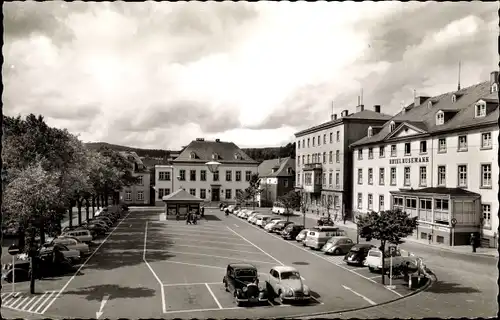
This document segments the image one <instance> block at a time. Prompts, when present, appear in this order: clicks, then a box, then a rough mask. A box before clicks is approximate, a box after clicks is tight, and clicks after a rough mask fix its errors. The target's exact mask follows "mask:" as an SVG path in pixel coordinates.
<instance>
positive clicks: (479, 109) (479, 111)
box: [476, 102, 486, 118]
mask: <svg viewBox="0 0 500 320" xmlns="http://www.w3.org/2000/svg"><path fill="white" fill-rule="evenodd" d="M484 116H486V103H484V102H479V103H477V104H476V118H480V117H484Z"/></svg>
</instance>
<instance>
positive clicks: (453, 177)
mask: <svg viewBox="0 0 500 320" xmlns="http://www.w3.org/2000/svg"><path fill="white" fill-rule="evenodd" d="M497 91H498V72H493V73H491V77H490V81H487V82H482V83H480V84H477V85H474V86H471V87H468V88H464V89H460V90H458V91H456V92H449V93H445V94H442V95H439V96H436V97H432V98H429V97H417V98H416V99H415V101H414V103H412V104H411V105H409V106H408V107H406V108H405V109H403V110H402V111H401V112H400V113H398V114H397V115H395V116H394V117H393V118H392V119H391V120H389V121H388V122H386V123H385V124H384V125H383V126H380V127H371V128H368V130H367V135H366V137H364V138H362V139H361V140H359V141H357V142H355V143H353V144H352V145H351V149H352V150H353V151H354V153H353V177H354V179H355V181H354V189H353V191H354V192H353V204H354V206H355V208H356V209H357V211H358V212H360V213H366V212H369V211H372V210H373V211H376V212H379V211H382V210H389V209H391V208H401V209H402V210H403V211H406V212H408V213H410V214H411V215H412V216H417V215H418V217H419V226H418V229H417V231H416V232H415V234H414V235H413V236H414V237H416V238H419V239H426V240H430V241H432V242H437V243H444V244H448V245H453V244H454V245H463V244H469V237H470V233H472V232H478V233H479V236H480V237H481V240H482V241H481V242H482V245H483V246H496V242H497V241H498V240H497V237H498V235H497V230H498V215H497V212H498V199H497V196H498V179H497V177H498V174H499V170H498V162H497V159H498V141H497V138H498V124H497V121H498V115H499V111H498V92H497ZM453 222H454V223H455V227H454V228H453V227H452V225H453Z"/></svg>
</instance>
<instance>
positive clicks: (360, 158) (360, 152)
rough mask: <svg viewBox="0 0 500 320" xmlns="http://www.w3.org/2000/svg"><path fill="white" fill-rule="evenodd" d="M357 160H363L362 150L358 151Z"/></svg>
mask: <svg viewBox="0 0 500 320" xmlns="http://www.w3.org/2000/svg"><path fill="white" fill-rule="evenodd" d="M358 160H363V149H358Z"/></svg>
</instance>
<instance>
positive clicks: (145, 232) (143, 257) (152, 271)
mask: <svg viewBox="0 0 500 320" xmlns="http://www.w3.org/2000/svg"><path fill="white" fill-rule="evenodd" d="M147 238H148V221H147V220H146V227H145V229H144V251H143V253H142V260H144V263H146V265H147V266H148V268H149V270H151V273H152V274H153V276H154V277H155V278H156V281H158V283H159V284H160V288H161V289H160V291H161V307H162V311H163V312H164V313H165V312H166V311H167V305H166V302H165V291H164V289H163V283H162V282H161V280H160V278H159V277H158V275H157V274H156V273H155V271H154V270H153V268H152V267H151V266H150V265H149V262H148V261H147V260H146V250H147V249H146V243H147Z"/></svg>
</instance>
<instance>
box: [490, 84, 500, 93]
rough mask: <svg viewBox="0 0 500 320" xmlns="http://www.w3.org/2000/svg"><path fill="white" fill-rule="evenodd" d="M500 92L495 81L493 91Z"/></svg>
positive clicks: (492, 86)
mask: <svg viewBox="0 0 500 320" xmlns="http://www.w3.org/2000/svg"><path fill="white" fill-rule="evenodd" d="M493 92H498V84H496V83H494V84H492V85H491V93H493Z"/></svg>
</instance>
